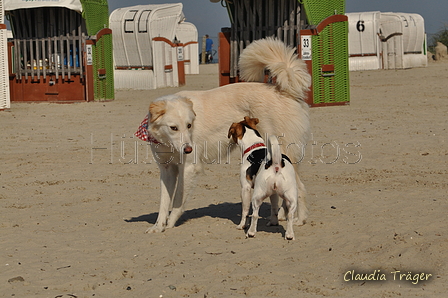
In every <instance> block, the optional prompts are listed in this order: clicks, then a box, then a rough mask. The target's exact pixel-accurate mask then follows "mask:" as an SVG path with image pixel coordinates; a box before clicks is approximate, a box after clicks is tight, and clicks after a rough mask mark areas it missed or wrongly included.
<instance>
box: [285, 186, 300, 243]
mask: <svg viewBox="0 0 448 298" xmlns="http://www.w3.org/2000/svg"><path fill="white" fill-rule="evenodd" d="M283 201H284V202H285V205H286V207H287V208H288V222H287V223H286V232H285V239H286V240H294V239H295V237H294V230H293V221H294V214H295V213H296V209H297V190H295V189H294V190H292V191H287V192H285V194H284V199H283Z"/></svg>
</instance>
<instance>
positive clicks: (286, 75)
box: [238, 37, 311, 100]
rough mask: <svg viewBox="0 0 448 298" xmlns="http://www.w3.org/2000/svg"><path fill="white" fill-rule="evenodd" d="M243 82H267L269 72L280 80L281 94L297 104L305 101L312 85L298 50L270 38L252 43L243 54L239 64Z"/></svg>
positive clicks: (277, 82)
mask: <svg viewBox="0 0 448 298" xmlns="http://www.w3.org/2000/svg"><path fill="white" fill-rule="evenodd" d="M238 66H239V69H240V78H241V79H243V80H244V81H246V82H263V80H264V71H265V69H268V70H269V71H270V73H271V76H272V77H276V83H275V84H276V85H277V87H278V88H279V90H280V91H282V92H286V93H287V94H288V95H289V96H291V97H292V98H294V99H296V100H300V99H302V100H303V99H305V94H306V92H307V91H308V89H309V87H310V85H311V76H310V74H309V73H308V71H307V68H306V64H305V62H303V61H302V60H301V59H299V58H298V57H297V54H296V53H295V49H294V48H292V47H288V46H286V45H285V44H284V43H283V42H282V41H280V40H278V39H275V38H272V37H268V38H265V39H260V40H256V41H254V42H252V43H251V44H250V45H249V46H247V48H246V49H244V51H243V52H242V53H241V55H240V60H239V63H238Z"/></svg>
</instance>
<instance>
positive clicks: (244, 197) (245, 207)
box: [236, 182, 251, 230]
mask: <svg viewBox="0 0 448 298" xmlns="http://www.w3.org/2000/svg"><path fill="white" fill-rule="evenodd" d="M250 193H251V186H250V185H249V183H247V182H246V183H245V185H242V186H241V206H242V207H241V221H240V224H239V225H237V226H236V228H237V229H238V230H243V229H245V228H246V220H247V216H248V215H249V209H250Z"/></svg>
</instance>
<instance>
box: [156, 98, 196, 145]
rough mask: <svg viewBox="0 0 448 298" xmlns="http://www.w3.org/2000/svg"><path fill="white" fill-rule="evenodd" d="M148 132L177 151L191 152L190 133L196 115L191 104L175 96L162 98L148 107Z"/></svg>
mask: <svg viewBox="0 0 448 298" xmlns="http://www.w3.org/2000/svg"><path fill="white" fill-rule="evenodd" d="M149 116H150V117H149V123H148V130H149V132H150V133H151V134H152V135H153V136H154V137H155V138H156V139H157V140H158V141H159V142H161V143H165V144H171V145H172V146H173V147H174V148H175V149H176V150H177V151H179V152H181V153H182V152H183V153H185V154H189V153H191V152H192V151H193V147H192V146H191V144H192V131H193V122H194V119H195V118H196V114H195V113H194V110H193V103H192V102H191V100H189V99H188V98H185V97H180V96H177V95H169V96H163V97H161V98H158V99H156V100H155V101H154V102H153V103H151V105H150V106H149Z"/></svg>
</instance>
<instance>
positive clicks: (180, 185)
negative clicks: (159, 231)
mask: <svg viewBox="0 0 448 298" xmlns="http://www.w3.org/2000/svg"><path fill="white" fill-rule="evenodd" d="M193 170H194V166H193V165H192V164H187V165H184V164H180V165H179V175H178V179H177V187H176V193H175V194H174V198H173V209H172V210H171V213H170V216H169V217H168V224H167V226H166V227H167V228H173V227H174V225H175V224H176V222H177V221H178V220H179V218H180V217H181V216H182V214H183V213H184V210H185V201H186V199H187V196H186V193H185V192H184V190H185V189H184V187H185V185H189V186H190V185H191V181H185V177H188V178H187V180H188V179H191V177H192V176H193Z"/></svg>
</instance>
